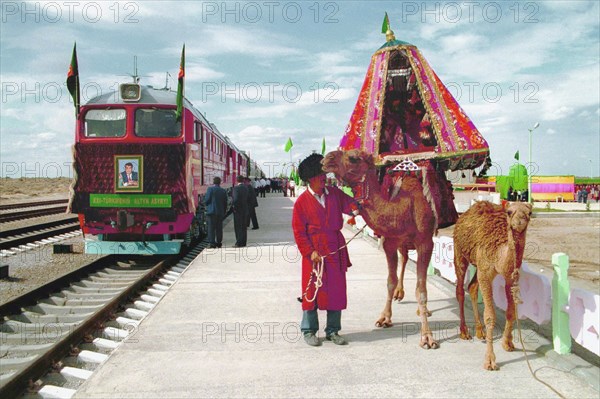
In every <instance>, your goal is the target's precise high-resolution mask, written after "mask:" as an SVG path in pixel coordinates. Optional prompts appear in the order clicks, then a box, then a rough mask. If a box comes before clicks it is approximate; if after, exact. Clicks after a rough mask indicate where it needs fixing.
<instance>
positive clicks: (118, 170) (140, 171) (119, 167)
mask: <svg viewBox="0 0 600 399" xmlns="http://www.w3.org/2000/svg"><path fill="white" fill-rule="evenodd" d="M143 191H144V156H143V155H115V192H116V193H125V192H127V193H131V192H133V193H141V192H143Z"/></svg>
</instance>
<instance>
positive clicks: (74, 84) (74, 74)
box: [67, 43, 80, 116]
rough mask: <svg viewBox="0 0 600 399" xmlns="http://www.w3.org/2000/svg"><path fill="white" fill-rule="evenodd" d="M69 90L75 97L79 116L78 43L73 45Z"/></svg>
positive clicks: (68, 82) (74, 102)
mask: <svg viewBox="0 0 600 399" xmlns="http://www.w3.org/2000/svg"><path fill="white" fill-rule="evenodd" d="M67 89H68V90H69V93H71V97H73V104H74V105H75V116H78V115H79V100H80V94H79V66H78V65H77V43H75V44H73V55H72V56H71V65H69V72H67Z"/></svg>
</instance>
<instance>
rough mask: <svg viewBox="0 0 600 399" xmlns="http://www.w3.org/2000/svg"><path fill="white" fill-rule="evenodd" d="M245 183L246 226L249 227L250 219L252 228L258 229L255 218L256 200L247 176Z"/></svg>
mask: <svg viewBox="0 0 600 399" xmlns="http://www.w3.org/2000/svg"><path fill="white" fill-rule="evenodd" d="M245 183H246V186H247V187H248V221H247V222H246V227H250V221H252V230H258V219H257V218H256V207H257V206H258V201H257V200H256V191H254V187H252V182H251V181H250V179H249V178H247V177H246V179H245Z"/></svg>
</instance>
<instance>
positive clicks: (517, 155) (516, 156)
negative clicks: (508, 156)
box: [515, 151, 519, 161]
mask: <svg viewBox="0 0 600 399" xmlns="http://www.w3.org/2000/svg"><path fill="white" fill-rule="evenodd" d="M515 159H516V160H517V161H518V160H519V151H517V152H515Z"/></svg>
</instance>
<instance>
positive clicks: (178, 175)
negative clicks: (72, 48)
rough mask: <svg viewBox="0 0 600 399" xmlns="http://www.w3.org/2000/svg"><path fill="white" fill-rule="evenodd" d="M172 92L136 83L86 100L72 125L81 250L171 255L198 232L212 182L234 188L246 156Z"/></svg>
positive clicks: (244, 170)
mask: <svg viewBox="0 0 600 399" xmlns="http://www.w3.org/2000/svg"><path fill="white" fill-rule="evenodd" d="M176 97H177V96H176V93H175V92H173V91H170V90H168V89H154V88H152V87H151V86H141V85H139V84H138V83H132V84H122V85H121V86H120V88H119V91H117V92H110V93H107V94H103V95H101V96H98V97H96V98H93V99H91V100H90V101H89V102H88V103H87V104H86V105H84V106H82V107H81V109H80V112H79V114H78V117H77V121H76V129H75V137H76V139H75V145H74V148H73V154H74V170H75V179H74V180H75V181H74V184H73V193H72V197H71V201H70V210H71V212H72V213H77V214H79V220H80V224H81V228H82V230H83V232H84V234H85V252H86V253H95V254H147V255H154V254H173V253H178V252H179V251H180V249H181V246H182V245H185V244H189V243H190V242H191V241H192V240H193V239H195V238H198V237H199V236H200V235H201V234H202V225H203V220H204V218H203V206H202V195H203V194H204V193H205V192H206V188H207V187H208V186H209V185H210V184H212V180H213V177H215V176H219V177H220V178H221V179H222V182H223V183H222V187H224V188H226V189H228V188H230V187H232V185H233V182H234V181H235V179H236V177H237V176H238V175H240V174H242V175H248V172H249V169H248V168H249V165H250V164H251V162H250V160H249V158H248V156H247V155H246V154H245V153H244V152H243V151H240V150H239V149H237V147H236V146H235V145H234V144H233V143H231V142H230V141H229V139H228V138H227V137H225V136H224V135H222V134H221V133H220V132H219V131H218V130H217V128H216V126H215V125H214V124H212V123H210V122H209V121H208V120H207V119H206V118H205V117H204V115H202V113H201V112H200V111H198V110H197V109H196V108H195V107H194V106H193V105H192V104H191V103H190V102H189V101H187V100H186V99H184V103H183V112H182V114H181V117H180V118H178V117H177V112H176V111H177V105H176Z"/></svg>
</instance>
